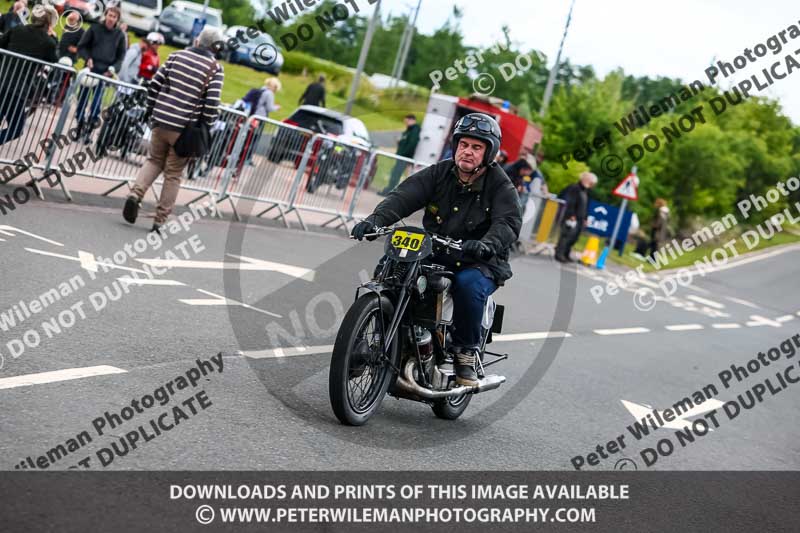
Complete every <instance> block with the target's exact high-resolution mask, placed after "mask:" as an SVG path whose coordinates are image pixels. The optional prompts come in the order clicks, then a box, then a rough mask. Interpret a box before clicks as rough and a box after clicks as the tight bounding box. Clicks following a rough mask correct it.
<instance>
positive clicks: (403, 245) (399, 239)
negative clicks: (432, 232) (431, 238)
mask: <svg viewBox="0 0 800 533" xmlns="http://www.w3.org/2000/svg"><path fill="white" fill-rule="evenodd" d="M424 240H425V235H424V234H422V233H411V232H408V231H401V230H397V231H395V232H394V233H393V234H392V246H394V247H395V248H399V249H400V250H410V251H412V252H418V251H419V250H420V248H422V241H424Z"/></svg>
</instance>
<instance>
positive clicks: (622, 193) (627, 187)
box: [609, 167, 639, 255]
mask: <svg viewBox="0 0 800 533" xmlns="http://www.w3.org/2000/svg"><path fill="white" fill-rule="evenodd" d="M638 187H639V177H638V176H637V175H636V167H633V169H632V170H631V173H630V174H628V176H627V177H626V178H625V179H624V180H622V182H620V184H619V185H617V188H616V189H614V192H613V194H614V196H619V197H621V198H622V205H621V206H620V207H619V213H618V214H617V222H616V224H614V232H613V233H612V234H611V244H610V245H609V248H611V250H612V251H613V250H614V245H615V244H616V243H617V236H618V235H619V225H620V222H622V215H623V214H624V213H625V208H626V207H628V200H638V199H639V190H638ZM620 255H622V254H620Z"/></svg>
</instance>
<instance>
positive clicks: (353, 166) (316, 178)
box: [268, 105, 376, 193]
mask: <svg viewBox="0 0 800 533" xmlns="http://www.w3.org/2000/svg"><path fill="white" fill-rule="evenodd" d="M284 122H285V123H286V124H290V125H292V126H297V127H298V128H303V129H306V130H311V131H312V132H314V133H321V134H324V135H326V136H328V137H335V138H337V139H339V140H341V141H344V142H346V143H348V144H350V145H356V146H362V147H364V148H365V149H369V148H370V147H371V145H372V142H371V141H370V137H369V131H367V127H366V126H365V125H364V123H363V122H361V120H359V119H357V118H354V117H351V116H349V115H345V114H344V113H339V112H338V111H333V110H330V109H326V108H324V107H317V106H311V105H303V106H300V107H298V108H297V110H296V111H295V112H294V113H292V115H291V116H290V117H289V118H287V119H286V120H284ZM308 140H309V138H308V134H304V133H302V132H299V131H295V130H292V129H289V128H282V129H281V130H280V131H279V132H278V133H277V135H276V136H275V138H274V140H273V142H272V147H271V149H270V151H269V154H268V157H269V160H270V161H272V162H273V163H278V162H280V161H283V160H285V159H289V160H293V161H294V165H295V167H299V166H300V161H301V159H302V156H303V152H304V151H305V149H306V146H307V144H308ZM366 159H367V157H366V152H364V151H361V150H358V149H356V148H352V147H350V146H347V145H344V144H337V143H333V142H331V141H330V140H327V139H318V140H317V141H316V142H315V143H314V146H313V149H312V151H311V156H310V158H309V162H308V168H309V169H310V174H309V176H308V180H307V181H306V189H307V190H308V191H309V192H311V193H313V192H315V191H316V190H317V189H318V188H319V187H320V186H322V185H325V184H330V185H335V186H336V188H337V189H343V188H344V187H346V186H347V185H348V184H351V185H355V183H354V181H355V179H357V177H358V174H359V172H360V171H361V168H362V165H363V164H364V163H365V161H366ZM375 170H376V169H375V166H374V165H373V168H372V169H370V176H369V178H370V179H371V178H372V176H373V175H374V174H375ZM367 183H368V182H367Z"/></svg>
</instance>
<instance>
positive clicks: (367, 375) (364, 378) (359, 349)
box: [328, 294, 397, 426]
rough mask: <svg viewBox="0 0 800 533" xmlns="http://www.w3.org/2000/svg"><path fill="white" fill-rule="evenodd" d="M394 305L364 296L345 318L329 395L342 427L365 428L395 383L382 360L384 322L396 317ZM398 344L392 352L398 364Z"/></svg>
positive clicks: (330, 380)
mask: <svg viewBox="0 0 800 533" xmlns="http://www.w3.org/2000/svg"><path fill="white" fill-rule="evenodd" d="M390 308H391V304H390V303H389V302H388V301H386V300H383V305H381V304H380V303H379V299H378V297H377V296H375V295H374V294H368V295H365V296H362V297H361V298H359V299H358V300H356V302H355V303H354V304H353V306H352V307H351V308H350V310H349V311H348V312H347V315H345V317H344V320H343V321H342V325H341V327H340V328H339V334H338V335H337V336H336V343H335V344H334V347H333V355H332V358H331V369H330V374H329V382H328V392H329V395H330V401H331V407H333V412H334V414H335V415H336V418H338V419H339V421H340V422H341V423H342V424H346V425H349V426H361V425H363V424H365V423H366V422H367V421H368V420H369V419H370V418H371V417H372V415H373V414H375V412H376V411H377V410H378V407H380V404H381V401H382V400H383V397H384V396H385V395H386V390H387V389H388V388H389V384H390V382H391V380H392V374H393V372H392V370H391V368H390V366H389V365H388V364H387V363H385V362H384V361H382V358H381V349H382V346H383V338H382V337H383V336H382V332H381V327H380V324H381V322H380V313H383V323H384V325H385V326H387V325H388V324H389V321H390V320H391V318H392V312H391V309H390ZM396 344H397V343H396V342H395V343H394V345H393V346H392V348H391V349H390V354H391V355H390V357H391V360H392V361H396V357H395V354H396Z"/></svg>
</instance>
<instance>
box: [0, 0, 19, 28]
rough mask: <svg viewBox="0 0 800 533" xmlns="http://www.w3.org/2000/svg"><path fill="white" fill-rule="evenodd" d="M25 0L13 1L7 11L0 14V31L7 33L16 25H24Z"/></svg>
mask: <svg viewBox="0 0 800 533" xmlns="http://www.w3.org/2000/svg"><path fill="white" fill-rule="evenodd" d="M24 13H25V2H14V3H13V4H11V9H9V10H8V13H6V14H5V15H2V16H0V33H8V32H10V31H11V30H13V29H14V28H16V27H18V26H24V25H25V17H24Z"/></svg>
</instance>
